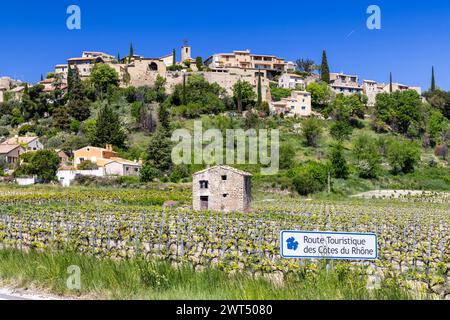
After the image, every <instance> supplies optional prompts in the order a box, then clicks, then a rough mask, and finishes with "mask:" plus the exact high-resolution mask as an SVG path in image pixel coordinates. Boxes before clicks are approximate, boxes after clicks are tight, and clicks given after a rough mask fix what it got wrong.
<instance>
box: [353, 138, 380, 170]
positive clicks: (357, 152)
mask: <svg viewBox="0 0 450 320" xmlns="http://www.w3.org/2000/svg"><path fill="white" fill-rule="evenodd" d="M379 149H380V148H379V147H378V141H377V140H376V139H374V138H372V137H370V136H368V135H366V134H362V135H360V136H358V137H357V138H356V140H355V142H354V144H353V156H354V157H355V159H356V163H355V166H356V168H357V170H358V174H359V176H360V177H361V178H365V179H371V178H376V177H377V176H378V174H379V171H380V164H381V156H380V150H379Z"/></svg>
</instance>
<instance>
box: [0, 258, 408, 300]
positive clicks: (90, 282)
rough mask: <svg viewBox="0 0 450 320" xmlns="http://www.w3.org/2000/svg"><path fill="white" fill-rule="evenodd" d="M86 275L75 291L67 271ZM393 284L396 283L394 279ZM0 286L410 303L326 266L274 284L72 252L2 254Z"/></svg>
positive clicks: (396, 292)
mask: <svg viewBox="0 0 450 320" xmlns="http://www.w3.org/2000/svg"><path fill="white" fill-rule="evenodd" d="M70 265H76V266H79V267H80V270H81V290H80V291H71V290H69V289H68V288H67V286H66V282H67V278H68V277H69V274H68V272H67V268H68V267H69V266H70ZM306 270H308V271H306ZM391 280H392V279H391ZM0 281H1V282H2V283H4V284H10V285H14V286H18V287H21V288H26V287H30V286H32V287H37V288H40V289H43V290H45V291H46V292H50V293H56V294H59V295H65V296H76V297H80V298H89V299H91V298H93V299H152V300H153V299H155V300H165V299H194V300H205V299H206V300H208V299H217V300H230V299H234V300H253V299H258V300H266V299H274V300H277V299H288V300H294V299H295V300H301V299H332V300H334V299H346V300H354V299H389V300H390V299H411V298H412V296H411V295H410V294H408V293H406V292H405V291H404V290H403V289H401V288H400V287H399V286H398V285H397V284H395V283H393V282H392V281H390V282H389V283H383V284H382V288H381V289H378V290H374V291H370V290H368V289H367V288H366V280H365V278H364V277H361V276H360V275H359V273H357V272H356V271H350V269H348V268H340V267H336V268H335V270H334V271H330V272H327V271H326V268H325V266H322V267H320V268H319V269H318V270H317V271H316V272H311V270H309V269H305V272H301V273H290V274H288V275H287V276H285V278H284V280H282V281H280V280H278V281H275V280H274V279H272V280H269V279H267V278H265V277H261V276H259V277H257V276H253V275H250V274H242V273H238V274H234V275H230V274H226V273H225V272H223V271H221V270H219V269H216V268H205V269H203V270H202V271H194V269H193V268H192V267H190V266H179V267H175V266H173V265H170V264H168V263H165V262H151V261H144V260H128V261H120V262H119V261H113V260H98V259H96V258H93V257H89V256H83V255H80V254H75V253H68V252H44V253H39V252H36V251H31V252H28V253H24V252H20V251H17V250H0Z"/></svg>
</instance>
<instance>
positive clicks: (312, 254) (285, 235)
mask: <svg viewBox="0 0 450 320" xmlns="http://www.w3.org/2000/svg"><path fill="white" fill-rule="evenodd" d="M280 242H281V256H282V257H283V258H301V259H341V260H376V259H378V239H377V235H376V234H373V233H350V232H318V231H281V236H280Z"/></svg>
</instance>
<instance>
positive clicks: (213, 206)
mask: <svg viewBox="0 0 450 320" xmlns="http://www.w3.org/2000/svg"><path fill="white" fill-rule="evenodd" d="M251 177H252V175H251V174H250V173H247V172H244V171H241V170H237V169H235V168H232V167H229V166H224V165H220V166H215V167H211V168H208V169H205V170H203V171H199V172H197V173H195V174H194V176H193V179H192V197H193V208H194V210H214V211H227V212H229V211H243V212H244V211H248V210H249V209H250V205H251V200H252V197H251Z"/></svg>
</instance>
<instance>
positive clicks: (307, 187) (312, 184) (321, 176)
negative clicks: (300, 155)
mask: <svg viewBox="0 0 450 320" xmlns="http://www.w3.org/2000/svg"><path fill="white" fill-rule="evenodd" d="M328 171H329V170H328V167H327V166H326V165H324V164H321V163H318V162H310V163H307V164H305V165H303V166H301V167H297V168H296V169H294V170H292V171H291V173H290V175H292V176H293V185H294V187H295V189H296V190H297V192H298V193H299V194H300V195H303V196H307V195H309V194H312V193H316V192H320V191H323V190H324V189H325V187H326V185H327V179H328Z"/></svg>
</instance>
